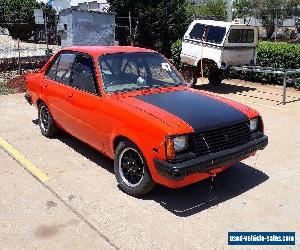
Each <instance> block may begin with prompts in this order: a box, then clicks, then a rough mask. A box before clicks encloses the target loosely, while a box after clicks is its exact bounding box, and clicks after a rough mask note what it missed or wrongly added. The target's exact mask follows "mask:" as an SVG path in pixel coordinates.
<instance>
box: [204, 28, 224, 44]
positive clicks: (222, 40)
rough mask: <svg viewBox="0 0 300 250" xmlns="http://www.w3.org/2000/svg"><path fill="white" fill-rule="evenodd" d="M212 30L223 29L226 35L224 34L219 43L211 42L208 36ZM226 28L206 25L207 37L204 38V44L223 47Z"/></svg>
mask: <svg viewBox="0 0 300 250" xmlns="http://www.w3.org/2000/svg"><path fill="white" fill-rule="evenodd" d="M211 28H219V29H223V30H224V34H223V37H222V39H221V41H220V42H219V43H216V42H211V41H208V40H207V35H208V32H209V30H210V29H211ZM226 33H227V31H226V27H223V26H216V25H206V26H205V37H204V42H206V43H209V44H216V45H218V46H221V44H222V43H223V42H224V39H225V37H226Z"/></svg>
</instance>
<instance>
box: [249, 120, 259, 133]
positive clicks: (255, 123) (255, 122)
mask: <svg viewBox="0 0 300 250" xmlns="http://www.w3.org/2000/svg"><path fill="white" fill-rule="evenodd" d="M250 130H251V132H256V131H257V130H258V118H253V119H251V120H250Z"/></svg>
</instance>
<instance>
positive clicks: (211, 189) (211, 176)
mask: <svg viewBox="0 0 300 250" xmlns="http://www.w3.org/2000/svg"><path fill="white" fill-rule="evenodd" d="M216 176H217V175H216V174H212V173H210V189H209V201H210V202H212V201H215V200H216V197H214V198H212V192H213V190H214V189H215V182H214V180H215V177H216Z"/></svg>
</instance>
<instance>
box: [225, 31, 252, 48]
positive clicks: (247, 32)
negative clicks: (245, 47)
mask: <svg viewBox="0 0 300 250" xmlns="http://www.w3.org/2000/svg"><path fill="white" fill-rule="evenodd" d="M232 31H240V33H241V35H240V37H239V38H240V39H239V41H238V42H233V41H230V38H231V37H230V34H231V32H232ZM249 31H252V32H253V37H252V41H251V42H248V34H249ZM244 33H246V34H247V35H246V42H244V41H243V39H242V38H243V34H244ZM254 41H255V30H254V29H234V28H233V29H230V30H229V34H228V43H229V44H238V43H242V44H253V43H254Z"/></svg>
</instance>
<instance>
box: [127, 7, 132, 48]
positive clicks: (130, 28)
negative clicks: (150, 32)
mask: <svg viewBox="0 0 300 250" xmlns="http://www.w3.org/2000/svg"><path fill="white" fill-rule="evenodd" d="M128 18H129V36H130V45H131V46H133V40H132V20H131V12H130V11H129V17H128Z"/></svg>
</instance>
